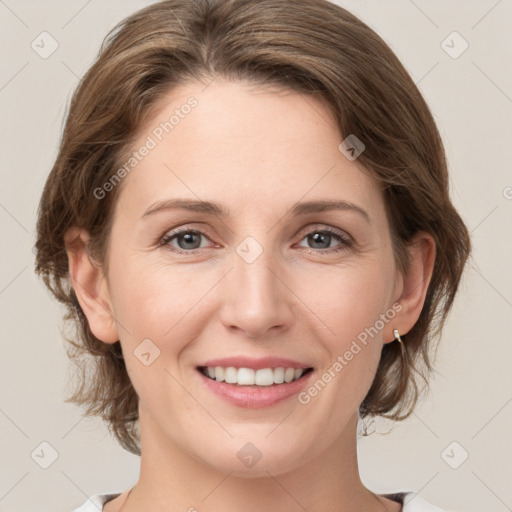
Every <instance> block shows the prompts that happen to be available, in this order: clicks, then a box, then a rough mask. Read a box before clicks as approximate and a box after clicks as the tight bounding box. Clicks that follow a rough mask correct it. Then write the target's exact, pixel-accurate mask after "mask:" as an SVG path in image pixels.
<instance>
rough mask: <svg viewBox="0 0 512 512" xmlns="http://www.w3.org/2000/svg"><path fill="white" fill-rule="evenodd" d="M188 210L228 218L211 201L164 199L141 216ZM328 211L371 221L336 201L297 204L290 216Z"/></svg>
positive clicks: (356, 208) (354, 207)
mask: <svg viewBox="0 0 512 512" xmlns="http://www.w3.org/2000/svg"><path fill="white" fill-rule="evenodd" d="M174 209H180V210H188V211H191V212H196V213H206V214H208V215H213V216H214V217H222V218H225V217H228V216H229V211H228V210H226V209H225V208H224V206H222V205H221V204H220V203H216V202H213V201H195V200H193V199H166V200H162V201H157V202H156V203H153V204H152V205H151V206H150V207H149V208H148V209H147V210H146V211H145V212H144V214H143V215H142V218H146V217H148V216H150V215H153V214H154V213H157V212H160V211H162V210H174ZM328 210H342V211H353V212H356V213H359V214H360V215H361V216H362V217H363V218H364V219H365V220H366V222H368V223H369V224H371V219H370V216H369V214H368V212H367V211H366V210H364V209H363V208H361V207H360V206H357V205H356V204H354V203H351V202H349V201H345V200H336V201H306V202H302V203H297V204H295V205H294V206H293V208H292V209H291V213H292V215H295V216H300V215H307V214H309V213H318V212H324V211H328Z"/></svg>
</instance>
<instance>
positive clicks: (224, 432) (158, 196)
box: [107, 81, 402, 475]
mask: <svg viewBox="0 0 512 512" xmlns="http://www.w3.org/2000/svg"><path fill="white" fill-rule="evenodd" d="M191 96H192V97H194V98H195V100H196V102H195V105H194V106H193V107H191V108H185V107H183V105H185V104H187V100H188V98H190V97H191ZM189 104H191V103H189ZM176 109H177V110H178V114H177V115H176V117H175V119H174V120H173V121H172V122H173V126H172V129H170V128H169V125H165V124H161V123H165V122H166V121H169V118H170V115H172V114H173V112H175V111H176ZM177 119H179V120H178V121H177ZM162 127H166V128H167V132H166V131H165V129H164V128H162ZM159 128H160V129H159ZM148 137H149V139H148ZM150 139H151V141H152V142H150ZM159 139H160V140H159ZM342 140H343V138H342V137H341V136H340V134H339V132H338V130H337V128H336V124H335V121H334V118H333V117H332V115H331V113H330V111H329V110H328V108H327V107H326V106H325V105H323V104H322V103H320V102H319V101H318V100H316V99H313V98H311V97H308V96H303V95H300V94H297V93H294V92H291V91H287V92H283V91H281V92H277V91H275V90H270V89H262V88H257V87H255V86H254V85H252V86H251V85H250V84H246V83H232V82H219V81H216V82H214V83H212V84H211V85H210V86H208V87H207V88H206V89H205V86H204V84H199V83H191V84H188V85H186V86H185V85H183V86H181V87H180V88H176V89H174V90H173V91H172V92H171V93H170V94H169V96H168V97H167V99H166V101H165V102H164V103H163V104H162V105H161V108H160V109H159V110H158V113H157V114H156V115H155V116H154V117H153V118H152V119H151V120H150V121H149V122H148V123H147V124H146V125H145V126H144V127H143V128H142V129H141V130H140V134H139V136H138V139H137V141H136V143H135V144H134V150H138V149H139V148H141V147H142V146H144V145H146V147H150V149H149V150H148V151H144V150H142V151H139V153H140V154H141V153H147V154H146V155H145V156H143V157H142V158H141V159H140V161H137V164H136V165H135V166H133V168H131V170H130V172H129V174H128V175H127V176H126V177H125V178H124V181H123V183H122V191H121V193H120V196H119V198H118V202H117V204H116V209H115V214H114V222H113V229H112V233H111V238H110V242H109V251H108V265H109V266H108V276H107V277H108V297H109V299H108V302H109V304H110V306H111V308H112V312H113V317H114V318H115V325H116V329H117V333H118V336H119V339H120V341H121V345H122V348H123V353H124V355H125V360H126V365H127V369H128V372H129V375H130V378H131V379H132V382H133V385H134V387H135V389H136V391H137V393H138V395H139V397H140V405H139V407H140V415H141V424H144V425H145V427H144V428H145V430H143V436H144V435H146V436H147V439H149V438H150V437H152V438H153V439H159V442H160V443H162V444H163V446H165V445H166V444H167V445H169V446H174V447H178V448H179V449H180V450H182V451H183V453H186V454H188V455H190V456H191V457H193V458H194V459H196V460H198V461H201V462H204V463H205V464H207V465H208V466H211V467H214V468H218V469H220V470H222V471H233V472H236V473H238V474H241V475H247V474H250V475H257V474H259V472H263V470H268V471H270V472H271V473H272V472H273V474H279V473H281V472H284V471H286V470H288V469H290V468H293V467H298V466H300V465H302V464H306V463H308V461H311V460H312V459H313V458H315V457H319V456H320V455H321V454H322V453H324V452H325V451H326V450H328V449H329V448H330V447H332V446H333V445H334V446H335V445H336V444H337V443H338V444H339V443H342V442H343V437H344V436H346V435H347V432H346V429H347V426H348V425H349V424H353V423H351V422H353V420H354V418H355V417H357V412H358V408H359V405H360V403H361V401H362V400H363V399H364V397H365V395H366V393H367V391H368V389H369V387H370V385H371V383H372V380H373V377H374V375H375V372H376V369H377V365H378V362H379V357H380V354H381V350H382V346H383V343H385V342H389V341H392V340H393V334H392V332H393V331H392V329H393V328H394V327H396V325H395V324H396V318H398V312H397V308H396V304H395V307H393V304H394V303H395V301H396V299H397V298H398V297H399V296H400V291H401V288H400V287H401V283H402V281H401V278H400V276H399V274H398V272H397V268H396V266H395V262H394V258H393V253H392V249H391V240H390V229H389V226H388V223H387V219H386V215H385V209H384V200H383V195H382V191H381V189H380V188H379V185H378V183H377V181H376V180H374V179H373V178H372V177H370V175H369V174H368V173H365V172H364V171H363V170H362V169H361V168H360V167H359V166H358V165H357V160H356V161H349V160H348V159H347V158H346V157H345V156H344V155H343V154H342V153H341V152H340V150H339V149H338V146H339V144H340V142H341V141H342ZM153 146H154V147H153ZM177 200H180V201H181V206H180V205H176V204H174V205H171V202H173V201H177ZM200 202H210V203H215V205H217V206H218V210H220V211H216V210H215V209H214V208H212V207H211V206H209V207H207V206H204V205H203V206H202V207H201V208H198V207H197V206H198V203H200ZM319 202H338V206H339V207H338V208H328V209H322V208H320V207H319V205H318V203H319ZM191 203H195V206H196V209H195V210H194V209H192V206H193V205H192V204H191ZM303 203H304V204H303ZM187 204H188V206H189V207H188V208H187V207H186V206H187ZM315 204H316V206H315ZM299 205H302V206H299ZM308 205H309V206H308ZM393 317H394V318H395V320H392V318H393ZM365 329H366V330H365ZM372 329H373V330H372ZM369 332H370V333H371V334H369ZM365 333H366V335H365ZM363 340H365V341H366V342H363ZM358 349H359V350H358ZM350 354H351V356H350ZM226 358H240V359H239V360H238V361H237V360H235V361H228V360H226V361H218V360H222V359H226ZM244 358H245V359H244ZM264 358H266V359H264ZM272 358H274V360H273V359H272ZM277 358H284V359H286V360H287V361H280V360H278V359H277ZM208 363H209V364H208ZM336 363H337V364H336ZM203 366H210V367H212V368H214V367H216V366H218V367H224V368H226V367H233V368H248V371H245V370H242V371H241V372H238V370H234V372H235V373H234V376H235V378H240V379H244V378H248V379H249V380H247V381H243V380H241V381H240V383H239V384H236V383H226V382H224V383H216V382H215V381H214V380H212V379H210V378H208V377H206V376H205V375H203V374H202V373H201V371H200V370H199V369H198V367H203ZM277 367H281V368H285V370H284V375H283V370H277V371H275V372H270V373H269V370H268V368H277ZM286 368H294V369H298V368H303V369H308V368H310V369H312V370H307V371H304V374H303V376H302V377H300V378H299V379H298V380H297V381H294V382H291V383H287V382H285V383H283V384H278V383H275V384H273V385H268V382H267V383H266V384H265V380H264V379H265V378H267V377H269V375H270V379H272V377H274V378H275V380H276V381H277V382H279V381H280V380H282V379H283V378H285V377H286V378H287V380H289V379H290V378H291V377H290V376H291V375H293V377H294V378H295V376H296V372H295V371H292V370H288V371H286ZM258 369H259V370H262V371H260V372H258V371H255V370H258ZM206 371H208V370H206ZM210 371H211V372H212V374H214V373H215V372H217V374H218V376H219V378H221V374H222V371H221V370H215V369H211V370H210ZM251 371H252V373H251ZM228 373H229V377H228ZM298 373H300V372H298ZM298 373H297V375H298ZM258 375H259V377H258ZM232 376H233V370H228V371H227V372H226V373H225V375H224V378H229V379H231V378H232ZM329 376H330V378H329ZM251 377H252V378H256V379H263V380H262V381H260V380H258V382H263V385H261V386H259V387H258V389H256V390H254V388H250V387H248V386H249V384H242V383H243V382H250V379H251ZM319 382H320V384H319ZM315 383H316V387H315ZM251 389H252V391H249V390H251ZM315 389H316V391H315ZM350 435H351V436H352V432H351V433H350ZM144 442H145V440H144V437H143V446H144ZM247 443H252V445H253V446H252V445H248V444H247ZM258 453H259V454H260V455H261V457H262V458H261V461H262V462H263V464H262V463H260V464H256V465H254V466H253V467H251V466H250V464H249V463H247V464H246V463H242V462H244V461H243V460H242V459H244V457H245V459H244V460H248V459H247V458H246V456H247V455H251V454H252V455H256V456H259V455H258ZM241 461H242V462H241ZM262 474H263V473H262Z"/></svg>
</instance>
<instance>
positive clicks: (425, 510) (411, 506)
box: [73, 492, 449, 512]
mask: <svg viewBox="0 0 512 512" xmlns="http://www.w3.org/2000/svg"><path fill="white" fill-rule="evenodd" d="M120 494H121V493H110V494H95V495H94V496H91V497H90V498H89V499H88V500H87V501H86V502H85V503H84V504H83V505H82V506H81V507H78V508H76V509H74V510H73V512H99V511H100V510H103V505H104V504H105V503H107V501H110V500H113V499H114V498H117V497H118V496H119V495H120ZM381 496H383V497H385V498H389V499H390V500H393V501H397V502H398V503H402V504H403V507H402V512H449V511H447V510H443V509H441V508H439V507H436V506H434V505H431V504H430V503H428V502H426V501H425V500H424V499H423V498H422V497H421V496H419V495H418V494H415V493H413V492H397V493H394V494H381Z"/></svg>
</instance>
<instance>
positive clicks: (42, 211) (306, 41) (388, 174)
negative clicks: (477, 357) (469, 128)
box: [36, 0, 470, 454]
mask: <svg viewBox="0 0 512 512" xmlns="http://www.w3.org/2000/svg"><path fill="white" fill-rule="evenodd" d="M216 76H221V77H223V78H227V79H230V80H249V81H252V82H255V83H258V84H275V85H280V86H284V87H286V88H289V89H292V90H294V91H298V92H301V93H305V94H311V95H314V96H315V97H316V98H318V99H322V100H324V101H326V102H327V104H328V105H329V107H330V109H331V110H332V112H333V114H334V115H335V117H336V120H337V123H338V125H339V130H340V133H341V134H343V135H344V137H346V136H348V135H349V134H356V135H357V137H358V138H359V139H360V140H361V141H363V143H364V144H365V146H366V148H365V151H364V152H363V153H362V154H361V155H360V156H359V158H358V162H359V164H360V165H361V166H362V167H363V168H364V169H366V170H367V171H368V172H370V173H371V175H372V176H374V177H375V178H376V179H377V180H379V181H380V182H381V184H382V187H383V190H384V197H385V203H386V211H387V214H388V220H389V223H390V226H391V231H392V233H391V235H392V242H393V250H394V254H395V259H396V262H397V265H398V267H399V269H400V270H401V271H402V272H404V273H405V272H407V268H408V261H407V251H406V246H407V243H408V242H409V241H410V240H411V238H412V237H413V236H414V235H415V234H416V233H417V232H418V231H419V230H424V231H427V232H428V233H430V234H431V235H432V236H433V238H434V240H435V243H436V259H435V265H434V270H433V274H432V278H431V282H430V285H429V287H428V291H427V295H426V300H425V303H424V306H423V309H422V311H421V314H420V317H419V319H418V321H417V323H416V324H415V325H414V327H413V328H412V329H411V330H410V331H409V333H407V334H406V335H405V336H404V337H403V341H404V344H405V345H404V346H405V347H406V349H407V350H406V351H405V352H404V353H402V351H401V350H400V345H399V344H398V343H388V344H385V345H384V347H383V351H382V355H381V360H380V364H379V367H378V370H377V373H376V376H375V379H374V382H373V383H372V386H371V388H370V390H369V392H368V394H367V396H366V398H365V399H364V401H363V403H362V404H361V407H360V414H361V417H363V418H364V417H366V416H369V417H371V416H376V415H382V416H386V417H388V418H392V419H395V420H401V419H405V418H406V417H408V416H409V415H410V414H411V412H412V410H413V407H414V405H415V404H416V401H417V399H418V397H419V391H418V386H417V382H416V379H415V374H417V375H420V376H421V377H422V378H423V380H424V382H425V384H426V383H427V380H426V375H427V374H428V372H430V371H431V370H432V366H431V362H430V356H429V348H430V346H431V345H432V343H431V342H432V341H433V339H434V337H435V336H437V335H439V334H440V332H441V329H442V326H443V324H444V321H445V319H446V317H447V315H448V312H449V310H450V308H451V306H452V302H453V300H454V297H455V294H456V291H457V288H458V285H459V281H460V278H461V275H462V272H463V269H464V266H465V263H466V260H467V258H468V256H469V254H470V239H469V234H468V231H467V228H466V226H465V225H464V223H463V221H462V220H461V218H460V216H459V215H458V214H457V212H456V210H455V208H454V207H453V205H452V203H451V201H450V198H449V190H448V188H449V182H448V172H447V165H446V159H445V153H444V148H443V145H442V141H441V139H440V136H439V133H438V130H437V128H436V125H435V122H434V120H433V117H432V115H431V113H430V111H429V108H428V106H427V104H426V103H425V101H424V99H423V98H422V96H421V94H420V92H419V90H418V88H417V87H416V85H415V84H414V82H413V81H412V79H411V78H410V76H409V75H408V73H407V72H406V70H405V69H404V67H403V66H402V64H401V63H400V61H399V60H398V59H397V57H396V56H395V55H394V53H393V52H392V51H391V49H390V48H389V47H388V45H387V44H386V43H385V42H384V41H383V40H382V39H381V38H380V37H379V36H378V35H377V34H376V33H375V32H374V31H373V30H372V29H370V28H369V27H368V26H367V25H365V24H364V23H363V22H362V21H360V20H359V19H358V18H356V17H355V16H353V15H352V14H350V13H349V12H347V11H346V10H344V9H342V8H341V7H339V6H337V5H335V4H332V3H329V2H328V1H326V0H256V1H255V0H193V1H191V0H166V1H163V2H159V3H156V4H153V5H150V6H148V7H146V8H144V9H142V10H140V11H138V12H136V13H135V14H133V15H132V16H130V17H128V18H126V19H125V20H123V21H122V22H121V23H119V25H118V26H116V27H115V28H114V29H113V30H112V31H111V32H110V33H109V34H108V35H107V37H106V38H105V40H104V41H103V44H102V47H101V49H100V52H99V55H98V58H97V60H96V62H95V63H94V64H93V66H92V67H91V68H90V70H89V71H88V72H87V73H86V75H85V76H84V77H83V79H82V80H81V82H80V84H79V86H78V88H77V90H76V91H75V92H74V95H73V97H72V99H71V104H70V107H69V111H68V114H67V119H66V123H65V126H64V130H63V134H62V140H61V145H60V150H59V153H58V156H57V159H56V162H55V164H54V166H53V169H52V171H51V173H50V175H49V178H48V180H47V182H46V185H45V188H44V191H43V195H42V198H41V203H40V205H39V218H38V224H37V242H36V248H37V259H36V271H37V272H38V273H39V274H41V275H42V277H43V279H44V281H45V283H46V285H47V286H48V287H49V288H50V290H51V291H52V292H53V294H54V295H55V297H56V298H57V299H58V300H59V301H61V302H62V303H64V304H65V306H66V307H67V314H66V316H65V320H73V322H71V323H72V325H74V326H75V327H76V333H75V334H73V335H69V336H68V341H70V343H71V344H70V345H69V346H68V354H69V356H70V357H72V358H74V360H75V362H76V363H77V364H78V365H79V367H80V368H81V379H80V380H79V386H78V388H77V389H76V390H75V392H74V394H73V396H71V397H70V398H68V399H67V401H68V402H74V403H77V404H80V405H86V406H87V411H86V414H88V415H99V416H101V417H102V418H103V419H104V420H105V421H106V422H107V424H108V426H109V428H110V430H111V431H112V432H113V434H114V435H115V436H116V437H117V439H118V441H119V442H120V443H121V445H122V446H123V447H124V448H125V449H127V450H129V451H131V452H133V453H138V454H140V445H139V443H140V439H139V437H138V433H137V426H138V425H137V420H138V409H137V407H138V397H137V394H136V392H135V390H134V388H133V386H132V385H131V382H130V379H129V377H128V374H127V371H126V368H125V364H124V360H123V356H122V352H121V347H120V343H119V341H117V342H116V343H114V344H107V343H104V342H102V341H101V340H99V339H97V338H96V337H95V336H94V335H93V334H92V332H91V330H90V329H89V326H88V322H87V318H86V316H85V315H84V313H83V311H82V309H81V308H80V305H79V303H78V301H77V298H76V295H75V293H74V291H73V289H72V287H71V286H70V281H69V273H68V260H67V255H66V251H65V246H64V233H65V232H66V230H67V229H68V228H69V227H71V226H80V227H83V228H85V229H87V230H88V231H89V233H90V234H91V249H92V254H94V255H95V258H96V259H97V260H98V261H99V262H105V255H106V247H107V241H108V235H109V232H110V228H111V221H112V211H113V206H114V204H115V201H116V197H118V194H119V191H120V189H121V187H114V188H113V190H112V191H111V192H109V193H108V194H106V195H105V197H104V198H97V197H96V195H95V194H94V190H95V189H97V188H98V187H100V188H101V187H102V186H103V185H104V184H105V182H107V181H108V180H109V178H110V177H111V176H112V175H113V173H114V171H115V170H116V169H118V168H119V166H120V165H121V164H122V162H123V161H125V157H126V154H127V153H128V152H129V151H130V149H131V144H132V143H133V140H134V136H135V134H136V132H137V130H138V128H140V127H141V125H143V123H144V122H145V120H147V119H148V118H149V116H150V115H151V113H152V112H153V111H154V109H155V108H156V107H157V106H158V103H159V101H160V100H161V99H162V98H163V96H164V95H166V94H168V93H169V91H170V90H171V89H172V88H173V87H174V86H176V85H178V84H184V83H186V82H187V81H188V80H192V79H197V80H205V79H207V80H211V79H212V78H215V77H216ZM403 354H405V356H403ZM84 356H85V357H84ZM88 356H91V357H92V358H93V365H92V368H93V370H94V372H93V373H92V374H90V368H91V365H90V364H87V359H90V357H88ZM404 357H405V359H404ZM420 363H421V366H422V368H420Z"/></svg>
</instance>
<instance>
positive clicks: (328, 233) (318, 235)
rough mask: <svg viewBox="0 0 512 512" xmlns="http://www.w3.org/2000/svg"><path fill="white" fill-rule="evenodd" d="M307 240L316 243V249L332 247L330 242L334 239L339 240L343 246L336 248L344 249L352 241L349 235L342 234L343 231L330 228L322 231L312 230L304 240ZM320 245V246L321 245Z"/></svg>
mask: <svg viewBox="0 0 512 512" xmlns="http://www.w3.org/2000/svg"><path fill="white" fill-rule="evenodd" d="M305 239H306V240H307V241H308V242H309V243H311V244H313V245H314V247H313V248H314V249H329V248H331V245H330V242H332V240H333V239H334V240H337V241H338V242H340V243H341V245H342V247H341V248H338V249H336V250H338V251H339V250H342V249H343V248H344V247H347V246H349V245H350V241H349V240H348V238H347V237H345V236H344V235H342V234H341V233H338V232H337V231H332V230H330V229H324V230H322V231H320V230H314V231H311V232H310V233H309V234H308V235H306V236H305V237H304V238H303V240H305ZM319 245H320V247H319Z"/></svg>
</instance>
